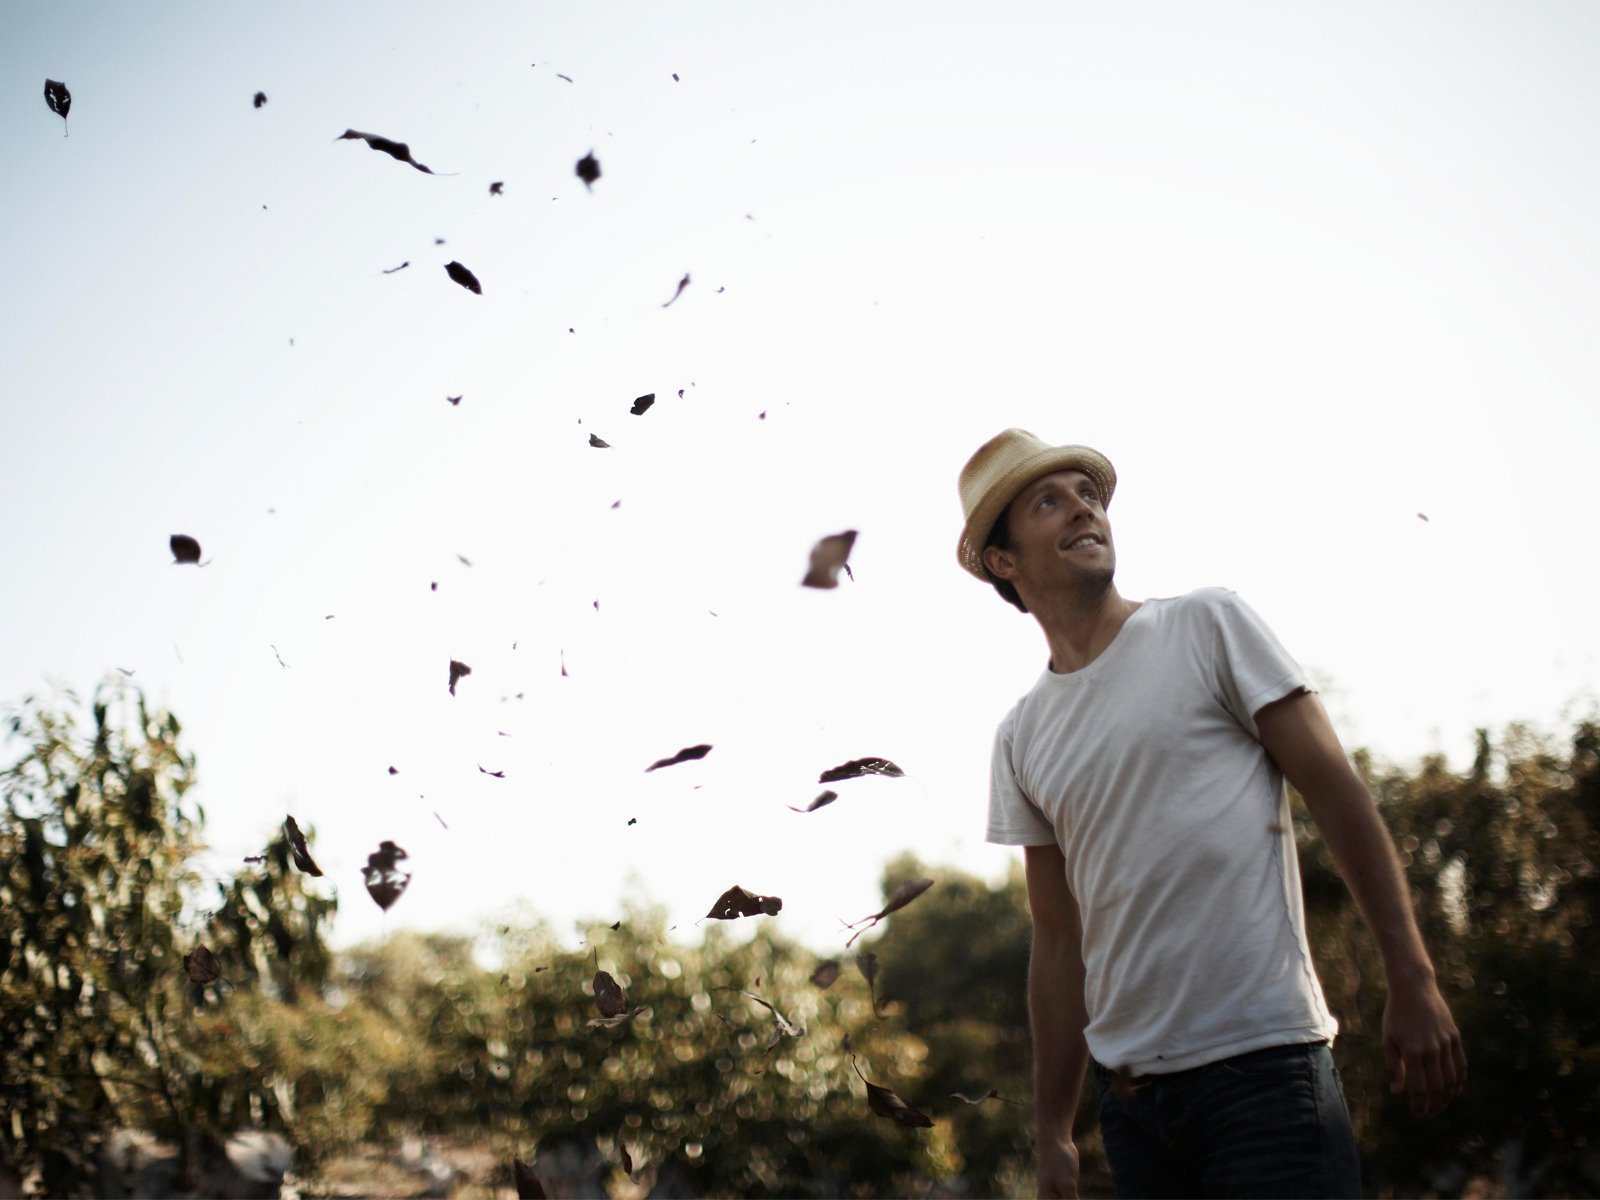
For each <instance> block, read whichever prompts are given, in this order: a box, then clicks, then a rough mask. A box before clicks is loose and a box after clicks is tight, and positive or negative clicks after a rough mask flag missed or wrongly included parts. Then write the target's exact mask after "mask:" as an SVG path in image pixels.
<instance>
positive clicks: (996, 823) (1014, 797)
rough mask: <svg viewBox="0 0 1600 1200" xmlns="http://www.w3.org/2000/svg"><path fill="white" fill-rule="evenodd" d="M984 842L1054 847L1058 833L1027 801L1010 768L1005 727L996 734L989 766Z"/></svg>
mask: <svg viewBox="0 0 1600 1200" xmlns="http://www.w3.org/2000/svg"><path fill="white" fill-rule="evenodd" d="M984 840H985V841H990V842H995V843H997V844H999V845H1001V846H1053V845H1055V842H1056V834H1055V830H1054V829H1052V828H1051V827H1050V822H1049V821H1047V820H1046V819H1045V815H1044V813H1042V812H1040V811H1039V807H1038V805H1036V804H1034V802H1033V801H1032V800H1030V799H1028V795H1027V793H1026V792H1024V791H1023V790H1022V784H1020V783H1018V782H1017V773H1016V770H1015V768H1013V767H1012V765H1011V737H1010V735H1009V732H1008V730H1007V729H1006V727H1005V725H1001V726H1000V728H999V729H998V730H996V731H995V735H994V755H993V757H992V758H991V760H990V764H989V831H988V833H987V835H986V836H985V839H984Z"/></svg>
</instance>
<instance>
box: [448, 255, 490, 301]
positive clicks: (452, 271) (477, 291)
mask: <svg viewBox="0 0 1600 1200" xmlns="http://www.w3.org/2000/svg"><path fill="white" fill-rule="evenodd" d="M444 272H445V274H446V275H448V276H450V278H451V279H452V280H454V281H455V282H456V283H459V284H460V285H461V286H462V287H464V288H466V289H467V291H469V292H472V293H473V294H474V295H478V296H481V295H483V285H482V284H480V283H479V282H478V277H477V276H476V275H474V274H473V273H472V272H471V271H469V270H467V268H465V267H463V266H462V265H461V264H460V263H458V262H456V261H455V260H454V259H452V260H451V261H450V262H447V263H445V265H444Z"/></svg>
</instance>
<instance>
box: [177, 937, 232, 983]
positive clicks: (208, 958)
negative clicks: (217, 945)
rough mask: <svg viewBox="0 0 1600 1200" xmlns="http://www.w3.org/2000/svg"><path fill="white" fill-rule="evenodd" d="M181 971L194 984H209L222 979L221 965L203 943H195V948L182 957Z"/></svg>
mask: <svg viewBox="0 0 1600 1200" xmlns="http://www.w3.org/2000/svg"><path fill="white" fill-rule="evenodd" d="M183 969H184V971H185V972H186V973H187V974H188V976H189V978H190V979H192V980H193V981H194V982H195V983H211V982H213V981H215V980H218V979H221V978H222V964H221V963H219V962H218V961H217V956H216V955H215V954H213V953H211V951H210V950H209V949H207V948H206V944H205V943H204V942H197V943H196V944H195V948H194V949H193V950H191V951H189V953H187V954H185V955H184V956H183Z"/></svg>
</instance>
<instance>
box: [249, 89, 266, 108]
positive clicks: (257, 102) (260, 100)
mask: <svg viewBox="0 0 1600 1200" xmlns="http://www.w3.org/2000/svg"><path fill="white" fill-rule="evenodd" d="M266 102H267V94H266V93H265V92H257V93H256V94H255V99H254V100H252V101H251V102H250V103H251V104H252V105H253V106H254V107H256V108H260V107H261V106H262V105H263V104H265V103H266Z"/></svg>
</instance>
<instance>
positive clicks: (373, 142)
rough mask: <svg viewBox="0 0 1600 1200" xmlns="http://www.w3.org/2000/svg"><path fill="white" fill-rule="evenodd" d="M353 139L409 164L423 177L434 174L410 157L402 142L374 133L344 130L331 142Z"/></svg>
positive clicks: (407, 148)
mask: <svg viewBox="0 0 1600 1200" xmlns="http://www.w3.org/2000/svg"><path fill="white" fill-rule="evenodd" d="M354 138H360V139H361V140H362V141H363V142H365V143H366V144H367V145H369V146H371V147H372V148H373V149H374V150H381V151H382V152H383V153H384V154H387V155H388V156H389V157H390V158H394V159H398V160H399V161H401V162H403V163H410V164H411V165H412V166H413V167H415V168H416V169H417V170H419V171H421V172H422V173H423V174H424V175H432V174H433V173H434V172H433V171H432V169H431V168H428V167H425V166H423V165H422V164H421V163H419V162H418V161H417V160H416V159H414V158H412V157H411V147H410V146H408V145H406V144H405V143H404V142H396V141H392V140H390V139H389V138H386V137H381V136H379V135H378V134H376V133H359V132H357V131H356V130H354V129H346V130H345V131H344V132H343V133H341V134H340V135H339V136H338V137H336V138H334V139H333V140H334V141H336V142H342V141H348V140H351V139H354Z"/></svg>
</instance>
